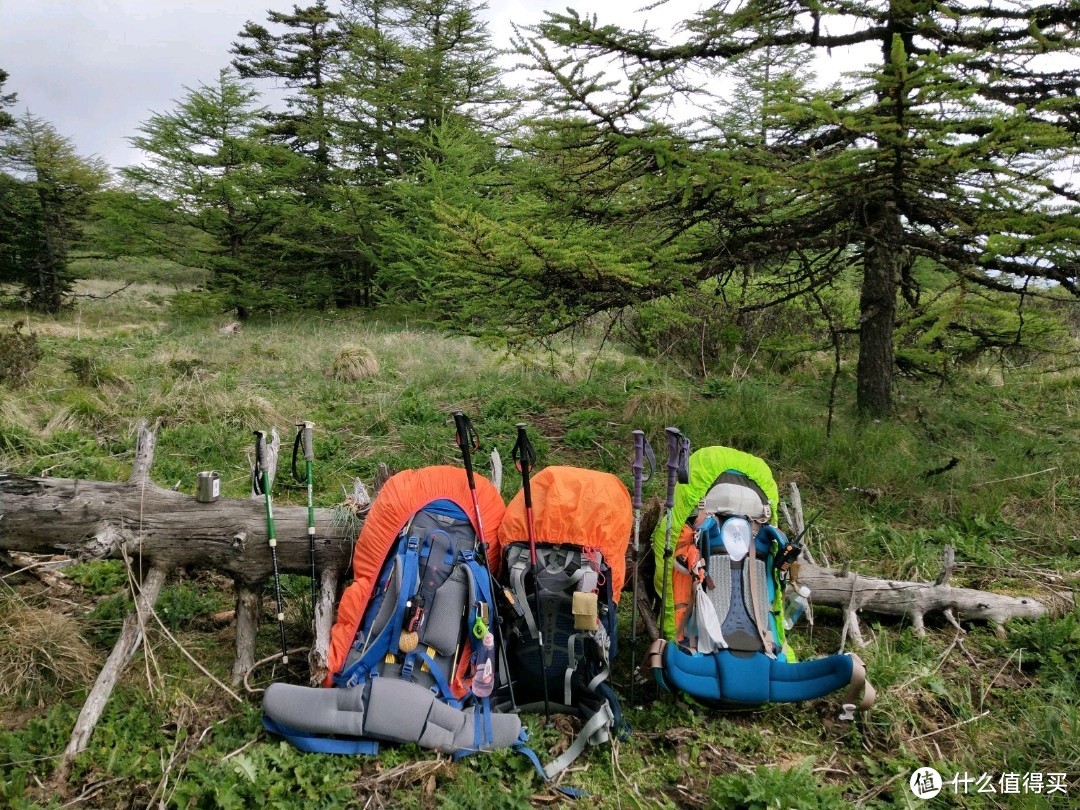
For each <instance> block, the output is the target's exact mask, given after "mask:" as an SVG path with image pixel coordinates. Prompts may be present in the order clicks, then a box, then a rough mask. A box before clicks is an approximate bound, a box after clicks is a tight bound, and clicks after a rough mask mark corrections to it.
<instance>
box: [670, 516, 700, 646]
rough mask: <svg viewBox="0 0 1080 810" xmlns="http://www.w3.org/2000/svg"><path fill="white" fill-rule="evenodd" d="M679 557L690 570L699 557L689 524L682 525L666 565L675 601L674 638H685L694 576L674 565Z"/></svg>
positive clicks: (678, 639)
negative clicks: (684, 560)
mask: <svg viewBox="0 0 1080 810" xmlns="http://www.w3.org/2000/svg"><path fill="white" fill-rule="evenodd" d="M679 557H684V558H685V559H686V567H687V568H688V569H690V570H691V571H693V570H694V566H695V565H697V561H698V560H699V559H701V552H700V551H698V547H697V543H695V542H694V530H693V529H692V528H690V527H689V526H683V529H682V534H680V535H679V539H678V541H677V542H676V544H675V554H674V555H673V556H672V557H671V559H670V560H669V562H668V565H670V566H671V591H672V593H671V597H672V599H673V600H674V602H675V640H676V641H685V640H686V614H687V612H688V611H689V609H690V600H691V599H693V598H694V590H693V587H692V586H693V584H694V577H693V576H691V575H690V574H684V573H682V572H681V571H679V569H677V568H676V567H675V560H676V559H678V558H679Z"/></svg>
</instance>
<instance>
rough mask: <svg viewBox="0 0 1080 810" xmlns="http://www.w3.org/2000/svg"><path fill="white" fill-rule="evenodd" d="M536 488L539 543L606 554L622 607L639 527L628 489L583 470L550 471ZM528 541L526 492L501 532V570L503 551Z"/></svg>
mask: <svg viewBox="0 0 1080 810" xmlns="http://www.w3.org/2000/svg"><path fill="white" fill-rule="evenodd" d="M531 485H532V486H531V488H532V500H533V537H534V539H535V540H536V542H537V543H569V544H571V545H575V546H583V547H586V548H598V549H600V551H601V552H602V553H603V555H604V560H605V561H606V562H607V564H608V565H609V566H610V567H611V592H612V595H613V597H614V599H615V603H616V604H618V602H619V597H620V595H621V594H622V586H623V582H624V581H625V579H626V549H627V546H629V545H630V532H631V530H632V529H633V526H634V513H633V507H632V505H631V503H630V493H629V492H627V491H626V486H625V485H624V484H623V482H622V481H620V480H619V479H618V478H616V477H615V476H614V475H612V474H611V473H605V472H597V471H596V470H584V469H580V468H578V467H545V468H544V469H543V470H541V471H540V472H538V473H537V474H536V475H535V476H533V478H532V479H531ZM528 539H529V533H528V526H527V524H526V522H525V491H524V490H521V491H519V492H518V494H517V495H515V496H514V499H513V500H512V501H510V505H509V506H508V507H507V508H506V516H505V517H504V518H503V521H502V526H500V527H499V544H498V545H499V563H498V564H499V566H500V567H501V566H502V559H503V556H504V555H503V549H505V548H506V547H507V546H508V545H510V544H511V543H516V542H521V541H527V540H528ZM493 570H499V569H493Z"/></svg>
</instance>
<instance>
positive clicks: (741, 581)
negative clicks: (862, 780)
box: [647, 448, 875, 719]
mask: <svg viewBox="0 0 1080 810" xmlns="http://www.w3.org/2000/svg"><path fill="white" fill-rule="evenodd" d="M713 449H714V448H706V450H713ZM698 452H699V453H701V452H702V451H698ZM696 455H697V454H695V456H696ZM704 458H705V459H708V458H709V454H708V453H706V454H705V455H704ZM693 462H694V457H693V456H692V457H691V470H692V473H691V476H692V477H691V481H690V484H689V486H694V485H695V476H694V475H693ZM698 472H699V473H700V470H699V471H698ZM696 478H697V482H696V483H697V488H698V489H701V490H703V491H700V492H694V493H690V494H692V495H696V498H695V501H696V502H697V504H698V506H697V508H696V509H694V510H693V511H692V512H691V513H690V515H689V516H688V517H687V518H686V521H685V523H684V524H683V526H682V527H681V531H680V534H679V539H678V543H677V544H676V546H675V550H674V559H673V562H672V567H671V572H672V573H671V591H670V593H671V594H672V597H673V602H674V605H673V607H674V615H675V623H674V626H675V632H674V636H673V638H672V639H671V640H670V641H668V640H664V639H659V640H657V641H656V642H654V643H653V646H652V647H651V648H650V651H649V656H648V659H647V660H648V664H649V666H650V667H651V669H652V671H653V675H654V678H655V679H656V681H657V683H658V684H659V685H660V686H661V688H663V689H665V690H670V691H677V692H682V693H684V694H686V695H689V696H691V697H693V698H695V699H696V700H698V701H700V702H702V703H705V704H706V705H711V706H726V707H732V706H757V705H761V704H764V703H791V702H798V701H803V700H809V699H812V698H817V697H821V696H822V695H826V694H828V693H830V692H833V691H836V690H838V689H845V693H844V699H843V700H844V711H843V713H842V715H841V717H842V718H844V719H851V718H852V716H853V712H854V711H855V710H856V709H859V710H864V709H867V708H869V707H870V706H871V705H872V704H873V702H874V698H875V693H874V689H873V687H872V686H871V685H870V683H869V682H868V681H867V680H866V669H865V666H864V665H863V663H862V661H861V660H860V659H859V658H858V656H856V655H853V654H845V655H831V656H827V657H825V658H820V659H815V660H810V661H803V662H797V661H796V659H795V655H794V653H793V652H792V650H791V648H790V647H789V646H788V645H787V643H786V639H785V636H784V632H785V628H784V624H783V607H782V602H783V593H784V589H785V587H786V586H787V585H788V582H787V579H788V574H789V572H790V570H791V565H792V563H793V562H794V560H795V559H796V558H797V556H798V549H797V547H795V546H794V545H793V544H792V543H790V542H789V540H788V538H787V537H785V536H784V534H783V532H781V531H780V530H779V529H777V528H776V527H775V526H772V525H771V524H770V523H769V518H770V517H771V509H770V503H769V499H768V498H767V497H766V496H765V494H764V492H763V491H762V489H761V487H760V486H758V484H757V483H756V481H755V480H753V479H751V478H750V477H749V476H747V475H745V474H743V473H742V472H740V471H739V470H732V469H727V470H723V471H722V472H720V474H719V475H717V476H716V477H715V478H712V479H711V483H710V484H707V485H705V486H702V485H701V483H700V481H701V480H702V479H701V477H700V475H699V476H696ZM680 486H683V485H680ZM686 495H687V493H683V496H684V500H685V497H686ZM860 694H861V695H862V697H861V698H860Z"/></svg>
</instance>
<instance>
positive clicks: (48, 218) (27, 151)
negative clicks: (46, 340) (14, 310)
mask: <svg viewBox="0 0 1080 810" xmlns="http://www.w3.org/2000/svg"><path fill="white" fill-rule="evenodd" d="M108 176H109V173H108V169H107V167H106V165H105V163H104V161H102V160H100V159H99V158H93V157H91V158H86V157H82V156H80V155H79V154H78V153H77V152H76V151H75V147H74V144H72V142H71V140H70V139H69V138H66V137H64V136H62V135H60V134H59V133H58V132H57V131H56V128H55V127H54V126H53V125H52V124H50V123H48V122H47V121H44V120H42V119H40V118H38V117H36V116H34V115H32V114H30V113H29V112H27V113H26V114H25V115H23V116H22V117H21V118H19V119H18V120H16V121H15V122H14V124H13V125H12V126H11V127H10V128H8V129H7V130H6V131H5V133H4V134H3V135H2V136H0V179H2V184H0V280H6V281H13V282H15V283H17V284H19V285H21V287H22V288H23V290H24V291H25V294H26V298H27V301H28V303H29V304H30V306H32V307H34V308H36V309H40V310H42V311H43V312H48V313H52V314H55V313H57V312H59V311H60V309H61V307H62V306H63V304H64V301H65V299H66V297H67V296H68V294H69V293H70V292H71V287H72V284H73V282H74V279H73V277H72V275H71V273H70V270H69V262H70V256H71V252H72V250H73V248H74V247H75V246H76V245H77V244H78V242H79V240H80V239H81V238H82V234H83V223H84V220H85V217H86V215H87V211H88V209H89V206H90V203H91V201H92V199H93V196H94V194H96V193H97V192H98V191H99V190H100V189H101V187H102V186H103V185H104V183H105V182H106V180H107V179H108Z"/></svg>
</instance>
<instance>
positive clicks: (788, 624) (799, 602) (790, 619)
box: [784, 585, 810, 630]
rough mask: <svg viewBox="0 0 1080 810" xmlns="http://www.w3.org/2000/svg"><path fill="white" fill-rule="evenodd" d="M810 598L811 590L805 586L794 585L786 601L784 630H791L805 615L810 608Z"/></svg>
mask: <svg viewBox="0 0 1080 810" xmlns="http://www.w3.org/2000/svg"><path fill="white" fill-rule="evenodd" d="M809 596H810V589H809V588H807V587H806V586H805V585H793V586H792V589H791V592H790V593H789V594H788V596H787V598H786V599H785V600H784V629H785V630H790V629H791V628H792V627H794V626H795V622H797V621H799V619H800V618H801V617H802V615H803V613H805V612H806V609H807V608H808V607H809V606H810V603H809V602H808V601H807V598H808V597H809Z"/></svg>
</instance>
